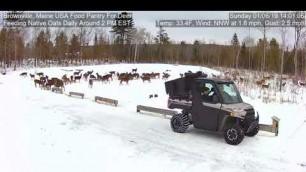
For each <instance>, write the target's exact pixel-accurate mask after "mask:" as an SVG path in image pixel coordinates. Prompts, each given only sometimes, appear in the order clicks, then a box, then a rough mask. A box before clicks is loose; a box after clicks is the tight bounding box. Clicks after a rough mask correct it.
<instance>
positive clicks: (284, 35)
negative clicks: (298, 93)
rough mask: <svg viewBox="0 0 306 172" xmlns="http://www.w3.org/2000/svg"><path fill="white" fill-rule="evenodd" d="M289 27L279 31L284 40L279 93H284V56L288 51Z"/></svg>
mask: <svg viewBox="0 0 306 172" xmlns="http://www.w3.org/2000/svg"><path fill="white" fill-rule="evenodd" d="M288 30H289V29H288V27H281V28H279V29H278V31H279V33H280V35H281V38H282V46H281V50H282V53H281V64H280V65H281V67H280V84H279V85H280V86H279V91H280V92H281V91H282V84H283V83H282V82H283V72H284V55H285V49H286V34H287V32H288Z"/></svg>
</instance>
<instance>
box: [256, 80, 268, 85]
mask: <svg viewBox="0 0 306 172" xmlns="http://www.w3.org/2000/svg"><path fill="white" fill-rule="evenodd" d="M265 82H266V81H265V80H264V79H262V80H260V81H256V84H257V85H258V86H261V85H263V84H264V83H265Z"/></svg>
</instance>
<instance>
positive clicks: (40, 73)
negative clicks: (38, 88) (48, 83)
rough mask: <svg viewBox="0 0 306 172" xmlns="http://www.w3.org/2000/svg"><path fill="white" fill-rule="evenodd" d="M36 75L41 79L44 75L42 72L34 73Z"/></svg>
mask: <svg viewBox="0 0 306 172" xmlns="http://www.w3.org/2000/svg"><path fill="white" fill-rule="evenodd" d="M36 75H38V76H40V77H42V76H44V73H43V72H39V73H36Z"/></svg>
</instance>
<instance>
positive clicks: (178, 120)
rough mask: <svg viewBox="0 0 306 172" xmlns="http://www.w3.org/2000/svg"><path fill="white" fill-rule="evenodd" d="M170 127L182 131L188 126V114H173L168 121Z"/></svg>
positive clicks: (175, 130) (178, 131)
mask: <svg viewBox="0 0 306 172" xmlns="http://www.w3.org/2000/svg"><path fill="white" fill-rule="evenodd" d="M170 125H171V129H172V130H173V131H174V132H177V133H184V132H185V131H186V130H187V129H188V126H189V119H188V116H187V115H185V114H182V113H180V114H176V115H173V117H172V118H171V121H170Z"/></svg>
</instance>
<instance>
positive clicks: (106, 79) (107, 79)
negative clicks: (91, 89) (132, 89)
mask: <svg viewBox="0 0 306 172" xmlns="http://www.w3.org/2000/svg"><path fill="white" fill-rule="evenodd" d="M101 80H102V83H104V82H105V83H107V82H110V81H109V75H104V76H102V78H101Z"/></svg>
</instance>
